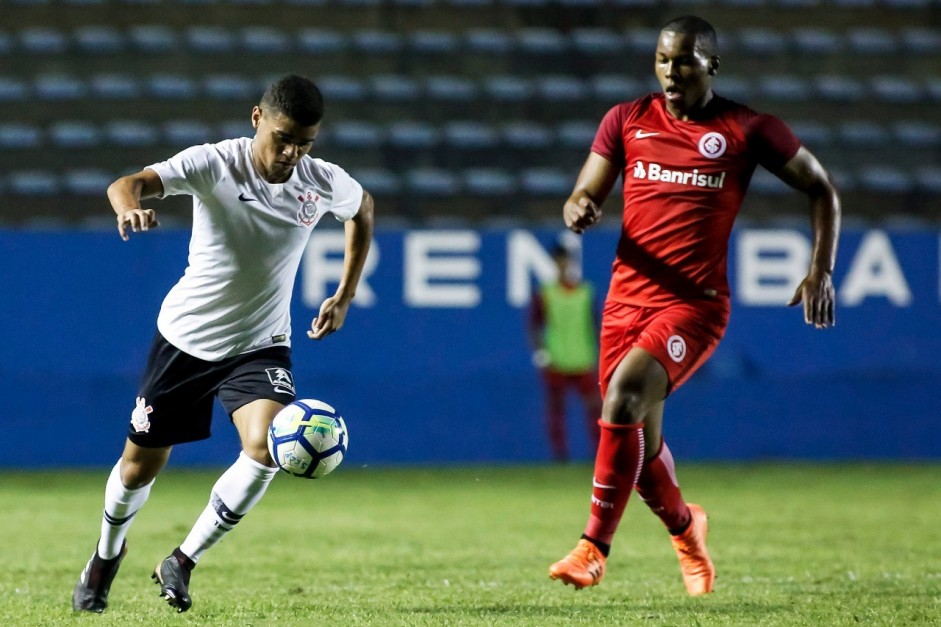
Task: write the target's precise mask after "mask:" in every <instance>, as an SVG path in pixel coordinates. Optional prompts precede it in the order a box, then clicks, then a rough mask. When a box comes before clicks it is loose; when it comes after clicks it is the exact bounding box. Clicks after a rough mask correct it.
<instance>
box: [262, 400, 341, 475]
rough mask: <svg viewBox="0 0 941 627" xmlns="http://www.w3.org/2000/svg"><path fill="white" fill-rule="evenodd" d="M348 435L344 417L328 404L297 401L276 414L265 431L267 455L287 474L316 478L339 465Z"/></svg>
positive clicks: (315, 401) (313, 401)
mask: <svg viewBox="0 0 941 627" xmlns="http://www.w3.org/2000/svg"><path fill="white" fill-rule="evenodd" d="M347 442H348V435H347V431H346V423H345V422H343V418H342V417H341V416H340V414H338V413H337V410H335V409H334V408H333V407H331V406H330V405H327V404H326V403H324V402H323V401H317V400H314V399H309V398H305V399H298V400H296V401H294V402H293V403H291V404H290V405H287V406H285V407H284V409H282V410H281V411H279V412H278V414H277V415H276V416H275V417H274V420H273V421H272V422H271V427H269V428H268V452H269V453H270V454H271V458H272V459H273V460H274V461H275V463H276V464H278V467H279V468H281V470H283V471H284V472H286V473H289V474H292V475H294V476H295V477H304V478H307V479H317V478H319V477H323V476H324V475H327V474H329V473H331V472H333V470H334V469H335V468H336V467H337V466H339V465H340V462H342V461H343V457H344V456H345V455H346V446H347Z"/></svg>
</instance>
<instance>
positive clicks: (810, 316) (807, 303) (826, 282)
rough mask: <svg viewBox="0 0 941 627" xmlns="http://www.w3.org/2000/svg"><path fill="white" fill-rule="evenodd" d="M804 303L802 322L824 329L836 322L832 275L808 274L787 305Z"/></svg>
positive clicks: (826, 273)
mask: <svg viewBox="0 0 941 627" xmlns="http://www.w3.org/2000/svg"><path fill="white" fill-rule="evenodd" d="M800 302H803V303H804V322H806V323H807V324H812V325H814V327H816V328H818V329H825V328H827V327H832V326H833V325H835V324H836V314H835V308H836V291H835V290H834V289H833V277H831V276H830V273H829V272H824V273H822V274H821V275H820V276H814V275H813V274H808V275H807V276H806V277H805V278H804V280H803V281H801V283H800V285H798V286H797V290H796V291H795V292H794V296H793V298H791V300H790V302H788V306H789V307H793V306H794V305H796V304H798V303H800Z"/></svg>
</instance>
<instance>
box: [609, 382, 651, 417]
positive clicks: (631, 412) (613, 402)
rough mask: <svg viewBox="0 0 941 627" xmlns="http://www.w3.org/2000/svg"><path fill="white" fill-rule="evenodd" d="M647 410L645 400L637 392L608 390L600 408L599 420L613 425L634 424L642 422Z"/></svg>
mask: <svg viewBox="0 0 941 627" xmlns="http://www.w3.org/2000/svg"><path fill="white" fill-rule="evenodd" d="M648 409H649V408H648V403H647V401H646V399H645V398H644V396H643V395H642V394H640V393H639V392H636V391H634V390H621V389H616V388H608V393H607V395H606V396H605V399H604V404H603V405H602V408H601V418H602V420H604V421H605V422H610V423H613V424H619V425H628V424H636V423H638V422H641V421H643V419H644V416H645V415H646V413H647V410H648Z"/></svg>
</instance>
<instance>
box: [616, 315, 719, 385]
mask: <svg viewBox="0 0 941 627" xmlns="http://www.w3.org/2000/svg"><path fill="white" fill-rule="evenodd" d="M729 312H730V306H729V302H728V300H726V299H715V300H712V299H698V300H691V301H684V302H680V303H677V304H675V305H667V306H665V307H635V306H633V305H625V304H624V303H619V302H616V301H610V300H609V301H607V302H606V303H605V305H604V313H603V315H602V318H601V338H600V339H601V353H600V356H599V358H598V374H599V376H600V377H601V395H602V397H604V395H605V394H606V393H607V391H608V382H609V381H611V376H612V375H613V374H614V370H615V368H617V367H618V365H619V364H620V363H621V361H622V360H623V359H624V357H625V356H627V353H628V352H629V351H630V350H631V349H632V348H634V347H639V348H642V349H644V350H645V351H647V352H648V353H650V354H651V355H653V356H654V357H655V358H656V359H657V361H659V362H660V364H661V365H662V366H663V367H664V369H665V370H666V371H667V376H668V377H669V378H670V385H669V389H668V390H667V393H668V394H669V393H670V392H672V391H673V390H676V389H677V388H678V387H680V386H681V385H683V383H685V382H686V380H687V379H689V378H690V377H691V376H692V375H693V373H694V372H696V370H697V369H698V368H699V366H701V365H702V364H703V363H705V362H706V360H707V359H709V356H710V355H712V351H714V350H715V348H716V346H718V345H719V340H721V339H722V336H723V335H724V334H725V327H726V326H727V325H728V323H729Z"/></svg>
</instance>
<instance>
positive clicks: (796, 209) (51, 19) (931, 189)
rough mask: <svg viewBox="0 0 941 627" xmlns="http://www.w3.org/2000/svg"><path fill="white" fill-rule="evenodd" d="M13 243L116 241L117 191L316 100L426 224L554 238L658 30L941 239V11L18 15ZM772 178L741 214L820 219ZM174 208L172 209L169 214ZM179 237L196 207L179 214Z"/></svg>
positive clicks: (1, 202)
mask: <svg viewBox="0 0 941 627" xmlns="http://www.w3.org/2000/svg"><path fill="white" fill-rule="evenodd" d="M0 12H2V13H3V15H4V18H3V20H2V22H0V107H2V110H3V114H2V116H0V223H3V224H13V225H19V224H29V223H32V222H35V221H40V222H42V223H49V222H50V220H61V221H63V222H64V223H75V224H82V223H88V222H91V223H98V222H105V221H107V222H110V220H111V217H110V209H109V208H108V206H107V203H106V200H105V198H104V189H105V187H106V186H107V183H108V182H110V180H112V179H113V178H115V177H116V176H118V175H120V174H122V173H125V172H127V171H131V170H136V169H139V168H140V167H142V166H144V165H147V164H149V163H152V162H155V161H158V160H161V159H164V158H166V157H168V156H170V155H171V154H173V153H175V152H176V151H178V150H180V149H182V148H184V147H186V146H189V145H191V144H194V143H201V142H205V141H215V140H217V139H222V138H225V137H234V136H241V135H250V134H251V126H250V123H249V113H250V110H251V105H252V104H254V102H255V101H256V100H257V98H258V96H259V95H260V93H261V91H262V90H263V88H264V86H265V84H266V83H267V82H268V80H269V79H270V78H272V77H274V76H277V75H280V74H283V73H287V72H297V73H302V74H306V75H309V76H311V77H313V78H315V80H317V81H318V83H319V84H320V86H321V88H322V90H323V92H324V94H325V97H326V100H327V119H326V121H325V125H324V130H323V132H322V134H321V138H320V139H319V140H318V143H317V145H316V147H315V153H316V154H317V156H321V157H323V158H325V159H327V160H330V161H335V162H337V163H339V164H341V165H343V166H344V167H345V168H347V169H348V170H349V171H351V172H352V173H353V174H354V175H355V176H356V177H357V178H359V179H360V180H361V181H362V182H363V184H364V185H365V186H366V187H367V188H368V189H370V190H371V191H372V192H373V193H374V195H375V196H377V198H378V204H379V207H380V211H381V213H382V214H383V215H384V216H395V217H398V218H401V219H402V220H404V221H407V222H409V223H417V224H421V223H425V222H427V221H431V220H435V219H437V218H446V219H451V218H458V219H464V220H469V221H479V220H485V219H492V218H497V219H505V218H520V219H524V220H538V221H546V220H549V221H554V220H557V219H558V216H559V215H560V208H561V202H562V200H563V199H564V197H565V196H566V195H567V193H568V191H569V190H570V188H571V185H572V182H573V181H574V178H575V176H576V175H577V172H578V168H579V167H580V165H581V163H582V161H583V160H584V158H585V155H586V153H587V150H588V148H589V145H590V143H591V139H592V136H593V134H594V130H595V128H596V126H597V122H598V121H599V120H600V118H601V116H602V115H603V114H604V112H605V111H606V110H607V109H608V108H609V107H610V106H611V105H613V104H615V103H617V102H620V101H623V100H628V99H632V98H634V97H637V96H639V95H641V94H642V93H644V92H646V91H648V90H654V89H656V88H657V86H656V82H655V80H654V78H653V72H652V52H653V48H654V45H655V40H656V36H657V29H658V28H659V26H660V25H661V24H662V23H664V22H665V21H666V20H668V19H669V18H671V17H675V16H677V15H681V14H685V13H696V14H699V15H702V16H703V17H705V18H707V19H709V20H710V21H711V22H713V24H714V25H715V26H716V27H717V29H718V30H719V35H720V49H721V53H722V59H723V65H722V68H721V72H720V75H719V78H718V80H717V83H716V91H717V92H718V93H720V94H723V95H726V96H728V97H731V98H733V99H737V100H740V101H743V102H745V103H746V104H749V105H751V106H753V107H755V108H757V109H760V110H765V111H769V112H773V113H775V114H777V115H779V116H781V117H783V118H784V119H785V120H786V121H788V122H789V123H790V124H791V125H792V126H793V128H794V129H795V131H796V132H797V133H798V135H799V136H800V137H801V138H802V140H803V141H804V143H805V144H806V145H807V146H808V147H809V148H811V149H812V150H813V151H815V152H816V153H817V154H818V156H819V157H820V158H821V159H822V160H823V161H824V163H825V164H826V165H827V166H828V167H829V168H830V169H831V170H832V172H833V174H834V176H835V178H836V180H837V183H838V184H839V186H840V188H841V191H842V192H843V196H844V209H845V212H846V214H847V216H848V217H851V216H855V217H859V218H861V219H864V220H867V221H873V222H877V223H878V222H879V221H882V220H886V219H890V218H895V217H898V216H904V217H906V218H917V219H921V220H925V221H928V222H937V221H938V219H939V217H941V212H939V207H941V26H939V24H941V0H674V1H672V2H656V1H654V0H166V1H161V0H0ZM782 192H786V189H785V188H784V187H783V185H782V184H781V183H779V182H778V181H777V180H776V179H775V178H774V177H772V176H770V175H768V174H767V173H764V172H759V173H758V174H756V177H755V181H754V185H753V189H752V194H751V196H750V197H749V199H748V200H747V201H746V208H745V212H746V214H747V215H750V216H752V217H754V218H755V219H758V220H761V219H764V218H770V217H775V216H780V215H782V214H785V215H796V214H803V213H804V212H805V211H806V208H805V207H804V206H803V201H802V200H801V199H800V198H799V197H798V196H795V195H792V194H787V193H782ZM167 203H168V204H169V207H168V206H167ZM163 208H164V210H165V212H164V215H165V216H166V215H167V214H168V213H169V215H171V216H172V215H173V214H174V212H175V214H176V215H177V216H179V217H181V218H184V219H185V216H186V213H187V210H188V202H186V201H181V200H180V199H176V200H169V201H165V204H164V206H163Z"/></svg>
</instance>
